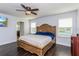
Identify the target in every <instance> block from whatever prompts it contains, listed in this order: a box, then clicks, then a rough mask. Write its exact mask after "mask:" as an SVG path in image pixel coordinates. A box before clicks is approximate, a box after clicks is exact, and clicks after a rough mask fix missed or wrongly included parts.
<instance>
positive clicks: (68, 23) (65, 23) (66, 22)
mask: <svg viewBox="0 0 79 59" xmlns="http://www.w3.org/2000/svg"><path fill="white" fill-rule="evenodd" d="M71 34H72V18H63V19H59V24H58V36H63V37H64V36H65V37H67V36H68V37H69V36H71Z"/></svg>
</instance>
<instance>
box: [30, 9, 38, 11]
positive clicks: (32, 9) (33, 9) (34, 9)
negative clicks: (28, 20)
mask: <svg viewBox="0 0 79 59" xmlns="http://www.w3.org/2000/svg"><path fill="white" fill-rule="evenodd" d="M38 10H39V9H31V11H38Z"/></svg>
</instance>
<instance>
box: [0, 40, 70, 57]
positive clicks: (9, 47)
mask: <svg viewBox="0 0 79 59" xmlns="http://www.w3.org/2000/svg"><path fill="white" fill-rule="evenodd" d="M70 50H71V49H70V47H66V46H62V45H56V47H51V48H50V49H49V50H48V51H47V52H46V54H45V56H71V51H70ZM0 56H37V55H36V54H31V53H30V52H28V51H25V50H24V49H22V48H17V44H16V42H14V43H10V44H6V45H2V46H0Z"/></svg>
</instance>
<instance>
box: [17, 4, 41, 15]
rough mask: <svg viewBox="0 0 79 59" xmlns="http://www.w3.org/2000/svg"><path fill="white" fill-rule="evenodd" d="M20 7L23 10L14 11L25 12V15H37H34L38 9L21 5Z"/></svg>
mask: <svg viewBox="0 0 79 59" xmlns="http://www.w3.org/2000/svg"><path fill="white" fill-rule="evenodd" d="M21 6H22V7H23V9H24V10H21V9H16V11H23V12H25V15H30V14H34V15H37V13H35V11H39V9H38V8H35V9H32V8H31V7H28V6H25V5H23V4H21Z"/></svg>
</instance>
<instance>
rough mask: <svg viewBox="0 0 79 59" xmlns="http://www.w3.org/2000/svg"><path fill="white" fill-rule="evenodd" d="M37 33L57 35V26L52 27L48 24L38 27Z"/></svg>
mask: <svg viewBox="0 0 79 59" xmlns="http://www.w3.org/2000/svg"><path fill="white" fill-rule="evenodd" d="M37 32H51V33H55V34H56V26H51V25H48V24H42V25H41V26H38V27H37Z"/></svg>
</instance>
